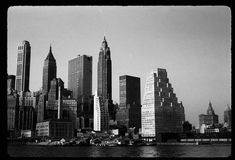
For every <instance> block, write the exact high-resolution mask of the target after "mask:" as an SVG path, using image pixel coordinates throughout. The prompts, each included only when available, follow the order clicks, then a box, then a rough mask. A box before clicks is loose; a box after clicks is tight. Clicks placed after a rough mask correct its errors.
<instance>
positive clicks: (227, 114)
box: [224, 105, 232, 128]
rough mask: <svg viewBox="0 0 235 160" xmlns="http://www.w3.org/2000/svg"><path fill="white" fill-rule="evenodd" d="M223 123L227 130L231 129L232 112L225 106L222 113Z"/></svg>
mask: <svg viewBox="0 0 235 160" xmlns="http://www.w3.org/2000/svg"><path fill="white" fill-rule="evenodd" d="M224 123H225V124H226V125H227V128H231V127H232V110H231V108H230V107H229V105H228V106H227V108H226V110H225V111H224Z"/></svg>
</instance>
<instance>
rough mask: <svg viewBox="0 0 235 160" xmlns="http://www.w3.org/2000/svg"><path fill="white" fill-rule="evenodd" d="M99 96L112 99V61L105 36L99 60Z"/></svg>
mask: <svg viewBox="0 0 235 160" xmlns="http://www.w3.org/2000/svg"><path fill="white" fill-rule="evenodd" d="M97 85H98V96H99V97H103V98H104V99H110V100H111V99H112V61H111V55H110V49H109V47H108V43H107V41H106V39H105V37H104V41H103V42H102V46H101V48H100V53H99V61H98V83H97Z"/></svg>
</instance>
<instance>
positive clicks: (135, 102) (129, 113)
mask: <svg viewBox="0 0 235 160" xmlns="http://www.w3.org/2000/svg"><path fill="white" fill-rule="evenodd" d="M119 94H120V97H119V98H120V105H119V110H118V111H117V115H116V120H117V123H118V124H120V125H125V126H126V127H127V128H130V127H136V128H138V129H139V128H141V103H140V78H138V77H133V76H128V75H124V76H120V77H119Z"/></svg>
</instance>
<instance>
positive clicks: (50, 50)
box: [49, 43, 52, 53]
mask: <svg viewBox="0 0 235 160" xmlns="http://www.w3.org/2000/svg"><path fill="white" fill-rule="evenodd" d="M49 53H52V52H51V43H50V50H49Z"/></svg>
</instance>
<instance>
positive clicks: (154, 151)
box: [8, 145, 231, 157]
mask: <svg viewBox="0 0 235 160" xmlns="http://www.w3.org/2000/svg"><path fill="white" fill-rule="evenodd" d="M8 154H9V156H11V157H228V156H230V155H231V145H200V146H193V145H192V146H191V145H187V146H175V145H171V146H163V145H161V146H131V147H128V146H127V147H120V146H117V147H116V146H115V147H99V146H76V147H47V146H29V145H28V146H27V145H9V146H8Z"/></svg>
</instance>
